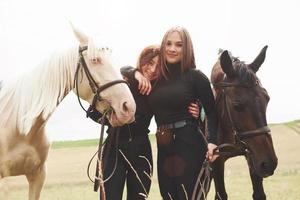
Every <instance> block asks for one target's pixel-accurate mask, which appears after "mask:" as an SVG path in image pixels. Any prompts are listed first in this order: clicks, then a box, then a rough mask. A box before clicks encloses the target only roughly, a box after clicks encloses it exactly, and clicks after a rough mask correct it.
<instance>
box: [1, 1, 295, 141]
mask: <svg viewBox="0 0 300 200" xmlns="http://www.w3.org/2000/svg"><path fill="white" fill-rule="evenodd" d="M299 10H300V1H298V0H251V1H241V0H210V1H207V0H194V1H193V0H185V1H179V0H163V1H162V0H151V1H149V0H148V1H145V0H85V1H78V0H26V1H23V0H0V58H1V65H0V79H10V78H15V77H16V76H17V75H21V74H22V73H24V72H26V71H28V70H29V69H32V68H33V67H35V66H36V65H37V64H38V63H40V62H41V61H43V60H44V59H45V58H47V57H48V56H49V55H50V54H51V53H53V52H55V51H56V50H59V49H61V48H65V47H68V46H70V47H73V46H76V45H78V43H77V41H76V40H75V37H74V35H73V33H72V29H71V26H70V24H69V22H72V23H73V24H74V25H75V26H76V27H78V28H79V29H81V30H82V31H84V32H85V33H86V34H87V35H90V36H92V37H93V38H94V39H95V40H96V41H97V42H98V43H100V44H102V45H104V46H109V47H110V48H111V49H112V50H113V58H114V61H115V64H116V68H119V67H121V66H124V65H132V66H135V64H136V60H137V58H138V55H139V53H140V51H141V50H142V49H143V48H144V47H145V46H147V45H150V44H160V42H161V40H162V37H163V35H164V33H165V31H167V30H168V29H169V28H170V27H172V26H177V25H179V26H183V27H185V28H187V30H188V31H189V32H190V35H191V37H192V41H193V45H194V50H195V57H196V64H197V68H198V69H200V70H202V71H203V72H204V73H205V74H206V75H207V76H208V77H210V72H211V69H212V66H213V65H214V63H215V62H216V60H217V52H218V49H219V48H222V49H227V50H230V51H231V52H232V53H233V55H235V56H239V57H240V59H241V60H244V61H246V62H247V63H250V62H252V61H253V59H254V58H255V57H256V56H257V55H258V53H259V51H260V50H261V49H262V48H263V46H265V45H268V46H269V48H268V50H267V56H266V60H265V62H264V64H263V65H262V67H261V68H260V70H259V71H258V72H257V75H258V77H259V78H260V80H261V82H262V84H263V86H264V87H265V88H266V89H267V90H268V92H269V95H270V97H271V100H270V102H269V106H268V110H267V119H268V122H269V123H279V122H286V121H291V120H295V119H300V104H299V100H300V87H299V85H300V84H299V83H300V66H299V62H298V60H297V58H298V57H299V55H298V54H299V48H300V27H299V20H300V12H299ZM46 128H47V131H48V132H49V134H48V136H49V138H50V139H51V140H77V139H87V138H97V137H98V135H99V131H100V126H99V125H98V124H96V123H94V122H92V121H91V120H89V119H86V118H85V114H84V112H83V111H82V110H81V108H80V106H79V104H78V102H77V100H76V98H75V95H74V94H70V95H68V96H67V97H66V99H65V100H64V101H63V102H62V103H61V105H59V106H58V108H57V110H56V111H55V113H54V114H53V116H52V117H51V118H50V120H49V122H48V124H47V127H46ZM150 129H151V131H152V132H154V131H155V123H154V122H152V123H151V127H150Z"/></svg>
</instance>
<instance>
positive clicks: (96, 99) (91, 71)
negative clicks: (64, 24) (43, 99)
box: [73, 27, 136, 126]
mask: <svg viewBox="0 0 300 200" xmlns="http://www.w3.org/2000/svg"><path fill="white" fill-rule="evenodd" d="M73 31H74V33H75V36H76V37H77V39H78V41H79V42H80V49H79V56H80V58H79V64H78V67H77V71H76V73H75V80H74V83H75V85H74V89H73V91H74V92H75V93H76V94H77V95H78V96H79V97H80V98H81V99H84V100H86V101H87V102H88V103H89V104H90V105H92V107H94V109H97V110H98V111H100V112H101V113H107V114H108V116H107V118H108V119H109V122H110V124H111V125H112V126H121V125H123V124H126V123H130V122H132V121H133V120H134V114H135V109H136V105H135V101H134V99H133V96H132V94H131V92H130V90H129V88H128V86H127V84H126V82H125V81H123V79H122V77H121V75H120V73H118V72H117V71H116V66H114V64H113V61H112V58H111V50H110V49H108V48H107V47H101V48H99V47H96V46H95V44H94V42H93V40H92V39H91V38H88V37H87V36H86V35H84V34H83V33H82V32H80V31H79V30H77V29H75V28H74V27H73ZM80 65H81V66H82V67H80ZM76 74H77V75H76Z"/></svg>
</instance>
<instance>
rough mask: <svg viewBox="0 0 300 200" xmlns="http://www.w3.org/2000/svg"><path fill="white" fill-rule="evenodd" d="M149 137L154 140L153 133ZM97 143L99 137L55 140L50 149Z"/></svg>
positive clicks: (94, 144)
mask: <svg viewBox="0 0 300 200" xmlns="http://www.w3.org/2000/svg"><path fill="white" fill-rule="evenodd" d="M149 139H150V141H151V142H155V135H154V134H150V135H149ZM98 144H99V139H90V140H74V141H55V142H53V143H52V145H51V148H52V149H61V148H77V147H92V146H97V145H98Z"/></svg>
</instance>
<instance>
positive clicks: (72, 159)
mask: <svg viewBox="0 0 300 200" xmlns="http://www.w3.org/2000/svg"><path fill="white" fill-rule="evenodd" d="M271 129H272V134H273V140H274V146H275V150H276V153H277V155H278V158H279V164H278V168H277V170H276V172H275V174H274V175H273V176H272V177H269V178H267V179H265V181H264V185H265V190H266V193H267V196H268V199H270V200H282V199H284V200H295V199H299V197H300V191H299V186H300V156H299V153H300V150H299V147H300V135H299V134H298V133H296V132H295V131H294V130H293V129H290V128H289V127H287V126H286V125H274V126H272V127H271ZM96 148H97V147H96V146H90V147H71V148H59V149H51V151H50V154H49V159H48V176H47V180H46V183H45V187H44V189H43V191H42V194H41V200H83V199H99V198H98V194H97V193H95V192H93V184H92V183H91V182H89V180H88V178H87V175H86V169H87V163H88V161H89V159H90V157H91V155H92V154H93V153H94V151H95V150H96ZM153 151H154V159H155V157H156V148H155V145H154V144H153ZM226 168H227V170H226V172H225V177H226V185H227V191H228V195H229V199H230V200H250V199H251V194H252V189H251V182H250V178H249V175H248V169H247V165H246V162H245V160H244V158H243V157H238V158H233V159H231V160H229V161H228V162H227V164H226ZM93 169H94V168H93ZM91 174H92V175H93V174H94V170H92V171H91ZM0 184H1V185H0V200H23V199H24V200H26V199H27V193H28V192H27V182H26V179H25V177H24V176H20V177H10V178H6V179H4V180H2V181H1V182H0ZM213 191H214V189H213V187H212V189H211V192H210V194H209V198H208V199H213ZM149 199H150V200H158V199H160V195H159V190H158V185H157V175H156V167H154V177H153V184H152V188H151V191H150V197H149Z"/></svg>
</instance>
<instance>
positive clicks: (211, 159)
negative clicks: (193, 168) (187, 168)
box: [206, 143, 219, 162]
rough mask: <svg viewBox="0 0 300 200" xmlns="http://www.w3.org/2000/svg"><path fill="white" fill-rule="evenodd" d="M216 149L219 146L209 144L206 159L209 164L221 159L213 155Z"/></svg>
mask: <svg viewBox="0 0 300 200" xmlns="http://www.w3.org/2000/svg"><path fill="white" fill-rule="evenodd" d="M215 148H217V145H215V144H213V143H208V144H207V153H206V158H207V159H208V161H209V162H214V161H215V160H216V159H217V158H218V157H219V155H217V154H214V153H213V152H214V149H215Z"/></svg>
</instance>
